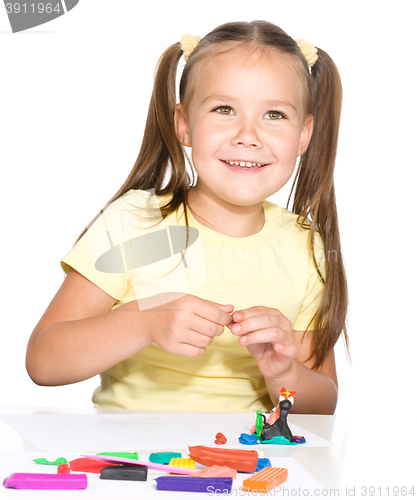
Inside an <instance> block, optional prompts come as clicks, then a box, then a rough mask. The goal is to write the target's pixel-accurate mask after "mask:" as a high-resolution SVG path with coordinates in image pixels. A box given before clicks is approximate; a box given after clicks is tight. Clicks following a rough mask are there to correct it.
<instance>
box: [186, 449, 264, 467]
mask: <svg viewBox="0 0 417 500" xmlns="http://www.w3.org/2000/svg"><path fill="white" fill-rule="evenodd" d="M188 448H189V450H190V453H189V455H190V457H191V458H192V459H193V460H195V461H196V462H198V463H199V464H202V465H206V466H207V467H211V466H212V465H225V466H226V467H230V468H231V469H235V470H237V471H239V472H255V471H256V467H257V465H258V459H259V456H258V453H257V452H256V451H255V450H231V449H224V448H210V447H208V446H189V447H188Z"/></svg>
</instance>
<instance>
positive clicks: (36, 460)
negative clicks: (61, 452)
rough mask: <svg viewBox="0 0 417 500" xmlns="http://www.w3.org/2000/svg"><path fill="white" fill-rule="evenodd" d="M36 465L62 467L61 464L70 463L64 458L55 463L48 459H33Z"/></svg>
mask: <svg viewBox="0 0 417 500" xmlns="http://www.w3.org/2000/svg"><path fill="white" fill-rule="evenodd" d="M32 460H33V461H34V462H35V463H37V464H40V465H61V464H67V463H68V461H67V459H66V458H64V457H59V458H57V459H56V460H54V461H53V462H51V461H49V460H46V458H33V459H32Z"/></svg>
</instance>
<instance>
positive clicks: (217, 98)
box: [201, 94, 297, 111]
mask: <svg viewBox="0 0 417 500" xmlns="http://www.w3.org/2000/svg"><path fill="white" fill-rule="evenodd" d="M210 101H224V102H236V101H239V99H238V98H237V97H233V96H230V95H221V94H210V95H208V96H207V97H205V98H204V99H203V101H202V102H201V104H206V103H208V102H210ZM264 104H265V105H266V106H270V107H279V108H282V107H284V108H292V109H293V110H294V111H297V108H296V107H295V105H294V104H293V103H292V102H290V101H280V100H276V99H272V100H268V101H264Z"/></svg>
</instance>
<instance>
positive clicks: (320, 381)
mask: <svg viewBox="0 0 417 500" xmlns="http://www.w3.org/2000/svg"><path fill="white" fill-rule="evenodd" d="M303 335H304V332H300V331H293V338H294V344H295V346H296V347H297V348H298V354H297V357H296V359H295V360H294V361H293V362H292V364H291V366H290V368H289V370H288V371H287V372H286V373H284V374H283V375H282V376H281V377H279V378H277V379H274V378H270V379H268V378H266V377H265V382H266V386H267V389H268V392H269V395H270V397H271V399H272V401H273V403H274V405H278V398H279V395H280V392H281V389H282V387H285V388H286V389H287V391H293V390H296V392H297V393H296V395H295V397H294V405H293V407H292V409H291V413H310V414H322V415H332V414H333V413H334V410H335V408H336V403H337V393H338V386H337V374H336V363H335V356H334V350H333V349H332V351H331V352H330V353H329V355H328V356H327V357H326V359H325V361H324V363H323V364H322V365H321V366H320V368H318V369H316V370H313V369H312V368H311V367H312V366H313V364H314V363H313V361H312V360H309V361H306V360H307V358H308V357H309V355H310V352H311V338H312V336H313V332H306V334H305V337H304V340H302V338H303Z"/></svg>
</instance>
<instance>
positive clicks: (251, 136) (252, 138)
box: [233, 122, 262, 148]
mask: <svg viewBox="0 0 417 500" xmlns="http://www.w3.org/2000/svg"><path fill="white" fill-rule="evenodd" d="M233 144H234V145H235V146H243V147H246V148H250V147H255V148H259V147H262V141H261V139H260V137H259V135H258V133H257V131H256V129H255V127H254V126H253V124H251V123H247V122H246V123H243V124H241V126H240V127H239V129H238V131H237V133H236V135H235V137H234V139H233Z"/></svg>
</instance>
